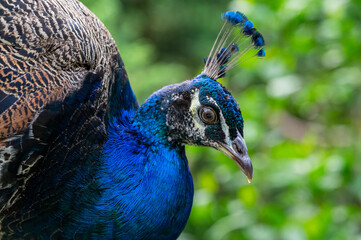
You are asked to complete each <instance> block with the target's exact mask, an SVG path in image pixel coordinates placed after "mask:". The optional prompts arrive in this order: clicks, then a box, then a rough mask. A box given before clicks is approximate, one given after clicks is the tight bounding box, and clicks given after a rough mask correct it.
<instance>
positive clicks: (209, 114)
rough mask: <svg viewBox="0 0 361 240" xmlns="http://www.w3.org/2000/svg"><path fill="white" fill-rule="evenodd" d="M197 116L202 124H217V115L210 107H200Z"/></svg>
mask: <svg viewBox="0 0 361 240" xmlns="http://www.w3.org/2000/svg"><path fill="white" fill-rule="evenodd" d="M198 115H199V117H200V118H201V120H202V121H203V122H204V123H207V124H215V123H218V117H217V113H216V111H215V110H214V109H213V108H211V107H201V108H200V109H199V111H198Z"/></svg>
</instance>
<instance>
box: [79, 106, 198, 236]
mask: <svg viewBox="0 0 361 240" xmlns="http://www.w3.org/2000/svg"><path fill="white" fill-rule="evenodd" d="M129 115H132V113H129V112H125V113H123V114H122V118H123V120H122V121H121V122H119V121H118V122H117V123H113V124H112V125H111V126H109V129H108V140H107V142H106V144H105V145H104V148H103V163H104V164H103V166H101V167H100V169H99V170H98V171H97V174H96V175H97V182H98V184H97V185H98V186H100V188H99V189H98V191H100V192H101V194H100V195H99V196H100V198H98V199H97V200H96V202H90V204H89V205H88V206H89V207H88V208H87V209H86V210H85V211H84V212H83V214H81V215H79V216H77V218H76V219H75V222H76V223H77V224H78V226H77V229H78V231H79V232H78V235H79V236H87V237H88V238H93V239H97V238H98V237H100V236H101V238H102V239H106V236H108V237H109V238H114V237H117V238H118V239H176V238H177V237H178V236H179V235H180V233H181V231H182V230H183V229H184V227H185V225H186V222H187V220H188V217H189V214H190V211H191V207H192V201H193V181H192V176H191V174H190V171H189V168H188V162H187V158H186V156H185V150H184V147H180V146H179V147H172V146H167V145H166V144H157V143H155V142H152V141H151V140H150V139H149V138H148V137H146V136H144V134H142V133H141V132H139V129H137V128H136V127H133V126H132V125H131V124H130V123H129V121H128V120H127V119H126V118H128V117H129ZM94 229H96V230H95V231H94ZM90 232H91V235H88V233H90Z"/></svg>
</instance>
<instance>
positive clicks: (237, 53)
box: [202, 11, 266, 80]
mask: <svg viewBox="0 0 361 240" xmlns="http://www.w3.org/2000/svg"><path fill="white" fill-rule="evenodd" d="M221 16H222V19H223V21H224V24H223V26H222V28H221V30H220V31H219V33H218V36H217V38H216V40H215V42H214V44H213V47H212V49H211V51H210V53H209V56H208V57H207V58H205V59H204V63H205V67H204V70H203V72H202V74H203V75H206V76H207V77H209V78H211V79H213V80H216V79H218V78H222V77H224V76H225V75H226V72H227V71H228V70H230V69H232V68H233V67H235V66H236V65H238V64H240V63H242V62H244V61H247V60H248V59H250V58H253V57H264V56H265V55H266V50H265V49H264V48H263V47H264V45H265V41H264V39H263V36H262V34H261V33H260V32H258V31H257V29H256V28H254V24H253V22H252V21H250V20H248V18H247V17H246V15H244V14H243V13H241V12H238V11H237V12H234V11H228V12H225V13H223V14H222V15H221Z"/></svg>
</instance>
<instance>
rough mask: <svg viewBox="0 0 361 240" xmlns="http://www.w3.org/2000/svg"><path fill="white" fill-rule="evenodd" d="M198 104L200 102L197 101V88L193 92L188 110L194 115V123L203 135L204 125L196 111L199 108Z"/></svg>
mask: <svg viewBox="0 0 361 240" xmlns="http://www.w3.org/2000/svg"><path fill="white" fill-rule="evenodd" d="M200 105H201V103H200V102H199V90H198V89H197V90H196V91H195V92H194V94H193V97H192V101H191V106H190V108H189V111H190V112H191V113H192V115H193V116H194V118H193V123H194V125H195V126H196V127H197V128H198V129H199V130H200V132H201V134H202V135H203V136H204V131H205V129H206V126H205V125H204V124H203V122H202V121H201V119H200V118H199V116H198V113H197V109H198V108H199V106H200Z"/></svg>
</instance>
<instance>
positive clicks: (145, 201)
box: [0, 0, 265, 239]
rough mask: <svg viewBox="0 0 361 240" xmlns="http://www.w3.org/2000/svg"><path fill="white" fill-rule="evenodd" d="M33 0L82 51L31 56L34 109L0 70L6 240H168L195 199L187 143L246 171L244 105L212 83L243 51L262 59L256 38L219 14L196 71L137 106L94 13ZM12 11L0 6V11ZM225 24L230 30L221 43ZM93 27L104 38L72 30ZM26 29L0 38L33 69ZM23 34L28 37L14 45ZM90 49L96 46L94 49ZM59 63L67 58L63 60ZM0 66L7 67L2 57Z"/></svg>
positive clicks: (240, 20) (0, 226)
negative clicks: (212, 43) (215, 34)
mask: <svg viewBox="0 0 361 240" xmlns="http://www.w3.org/2000/svg"><path fill="white" fill-rule="evenodd" d="M35 2H36V3H38V4H43V5H44V6H45V7H44V9H48V10H49V9H51V11H53V12H52V14H49V12H47V11H45V12H42V14H45V16H46V18H39V19H37V21H38V25H37V26H40V27H42V28H46V29H47V30H49V31H54V32H57V31H63V32H62V34H63V35H61V34H57V35H56V36H67V38H66V39H70V40H69V41H73V44H71V45H72V46H79V49H76V50H74V51H73V50H72V51H70V52H65V53H64V52H63V51H59V52H54V55H56V54H59V55H58V58H55V59H52V58H50V57H49V59H47V58H45V59H43V58H39V59H36V60H37V61H38V65H39V66H40V67H39V71H40V72H41V74H40V73H38V74H30V76H31V77H30V78H29V79H26V81H25V82H24V83H23V84H25V85H26V86H30V87H29V88H31V89H32V91H33V92H36V94H35V95H34V98H35V100H36V101H34V102H35V103H40V104H39V105H35V103H34V105H31V108H28V105H23V106H21V107H20V108H16V107H18V105H16V106H15V105H14V104H16V101H20V100H21V101H25V100H23V99H22V95H23V94H24V93H22V92H21V91H23V88H22V85H21V84H20V88H19V90H18V91H12V89H11V88H10V87H9V86H8V85H7V84H8V77H7V76H8V75H9V74H8V73H4V71H0V76H1V82H0V83H1V85H0V94H1V95H0V96H1V99H0V109H4V110H3V113H1V114H2V115H0V117H2V119H8V118H9V117H8V116H12V119H11V120H12V121H7V122H6V124H4V125H0V134H1V135H0V157H1V158H2V159H1V160H3V161H2V162H1V164H0V170H1V174H0V203H1V206H2V207H1V210H0V213H1V215H0V236H2V238H3V239H176V238H177V237H178V236H179V235H180V233H181V232H182V230H183V229H184V227H185V225H186V222H187V220H188V217H189V214H190V211H191V207H192V202H193V191H194V190H193V180H192V176H191V173H190V171H189V167H188V161H187V158H186V155H185V148H184V146H185V145H186V144H189V145H196V146H208V147H213V148H215V149H218V150H220V151H222V152H224V153H225V154H226V155H228V156H229V157H230V158H232V159H233V160H234V161H235V162H236V163H237V164H238V165H239V167H240V168H241V170H242V171H243V172H244V173H245V175H246V176H247V177H248V179H249V181H250V180H251V179H252V175H253V168H252V164H251V161H250V158H249V156H248V153H247V147H246V144H245V141H244V138H243V128H244V122H243V118H242V114H241V111H240V109H239V106H238V104H237V102H236V101H235V100H234V98H233V97H232V95H231V94H230V92H229V91H228V90H227V89H226V88H225V87H224V86H222V85H221V84H220V83H218V82H217V81H216V80H217V79H218V78H220V77H223V76H224V75H225V73H226V71H228V70H229V69H230V68H231V67H233V66H235V64H238V63H239V62H242V61H244V59H242V57H243V56H244V54H245V53H246V52H247V51H249V50H254V51H256V53H251V57H254V56H258V57H263V56H264V55H265V50H264V49H263V48H262V49H260V48H261V47H262V46H264V40H263V37H262V35H261V34H260V33H258V32H257V31H256V30H255V29H254V28H253V23H252V24H251V22H250V21H249V20H248V19H247V18H246V16H245V15H244V14H242V13H239V12H227V13H225V14H223V15H222V17H223V19H224V20H225V25H224V26H223V28H225V32H222V31H221V33H220V34H219V36H221V38H217V40H216V43H215V46H214V47H213V48H212V51H211V53H210V54H209V56H208V58H206V59H205V69H204V71H203V72H202V73H201V74H200V75H198V76H197V77H196V78H194V79H192V80H188V81H184V82H181V83H179V84H173V85H169V86H166V87H164V88H162V89H160V90H158V91H156V92H155V93H153V94H152V95H151V96H150V97H149V98H148V99H147V100H146V101H145V102H144V103H143V104H142V105H141V106H139V105H138V102H137V100H136V97H135V95H134V93H133V91H132V88H131V85H130V82H129V80H128V76H127V74H126V71H125V68H124V64H123V62H122V59H121V58H120V56H119V53H118V51H117V48H116V47H115V44H114V41H113V40H112V39H111V37H110V35H109V33H108V32H107V31H106V29H105V28H104V26H103V25H102V24H101V23H100V22H99V21H98V20H97V19H96V18H95V17H93V18H90V19H91V20H92V21H91V24H89V16H90V15H91V13H89V12H88V10H87V9H86V8H85V7H84V6H83V5H81V4H80V3H78V2H77V1H74V0H72V1H67V2H63V1H62V0H54V2H51V1H49V2H48V1H42V0H37V1H35ZM70 2H71V3H72V4H69V3H70ZM32 3H34V2H32ZM59 5H62V8H59ZM8 8H9V5H8V4H5V3H4V4H3V3H0V10H1V9H8ZM64 9H66V11H64ZM79 9H82V11H81V12H79V11H78V10H79ZM21 11H23V12H27V13H28V14H29V13H31V12H32V11H33V8H32V7H31V4H30V5H18V6H17V11H14V12H12V13H11V14H13V15H14V16H13V17H14V19H16V18H17V17H20V15H17V12H21ZM59 12H61V14H60V13H59ZM67 14H68V15H67ZM82 14H83V15H82ZM29 15H31V14H29ZM21 16H22V15H21ZM74 16H76V18H74ZM48 18H55V19H54V21H52V22H53V23H54V24H55V22H56V23H57V24H59V25H61V26H62V27H61V28H60V27H59V26H57V25H55V26H53V25H50V26H49V25H48V24H49V23H48V22H47V21H45V20H44V19H48ZM69 19H72V21H69ZM15 22H16V21H15ZM85 23H86V24H85ZM8 24H10V25H11V24H13V22H9V23H8ZM89 26H91V27H89ZM225 26H226V27H225ZM223 28H222V29H223ZM60 29H61V30H60ZM74 29H76V30H77V31H76V32H74ZM252 29H253V30H252ZM233 31H236V32H237V33H236V34H238V35H236V37H235V38H233V37H232V38H233V40H232V41H230V42H227V41H228V39H229V37H230V36H231V33H232V32H233ZM89 32H91V33H92V34H90V35H91V36H97V35H100V36H102V38H99V39H101V41H98V38H97V39H94V38H90V39H88V38H87V39H86V41H85V40H84V39H82V38H80V37H79V36H88V35H87V34H88V33H89ZM247 33H249V34H248V35H250V40H251V41H250V42H249V41H248V43H246V44H248V45H246V46H242V48H240V47H239V46H240V44H242V41H239V40H240V39H237V36H240V37H242V36H247ZM19 34H20V35H19ZM28 34H29V33H25V32H24V33H16V34H15V33H14V34H13V35H14V36H13V37H14V40H13V42H11V43H10V45H9V46H7V47H4V46H0V50H1V51H2V53H7V54H9V55H10V57H13V56H12V55H11V53H12V52H13V50H11V49H12V48H14V49H15V48H17V49H18V48H22V49H24V51H23V52H24V54H25V56H24V58H21V57H19V56H18V55H16V57H17V58H18V60H14V62H15V64H14V65H16V66H17V67H18V68H19V69H18V70H19V71H20V70H22V71H30V70H29V68H28V67H27V65H28V62H27V59H28V57H29V54H30V53H32V50H33V48H34V47H35V46H36V47H37V48H39V46H38V44H39V43H38V42H36V41H35V42H32V40H33V39H34V38H31V36H29V35H28ZM66 34H68V35H66ZM19 36H20V38H21V39H23V40H24V39H25V40H26V41H28V43H27V45H26V44H23V43H22V42H21V41H20V40H18V41H16V37H19ZM53 36H55V35H52V37H53ZM222 36H227V37H224V38H223V37H222ZM50 38H51V37H50ZM7 39H8V38H7ZM104 39H106V40H104ZM25 40H24V41H25ZM58 40H59V39H56V38H55V39H53V40H52V41H54V42H56V41H58ZM246 40H247V39H246ZM248 40H249V39H248ZM103 41H108V44H104V42H103ZM218 41H219V42H218ZM29 46H30V47H29ZM32 46H33V48H32ZM62 46H63V45H61V44H60V45H58V48H61V47H62ZM43 47H45V46H43ZM7 48H11V49H7ZM56 49H57V48H56ZM84 49H85V50H86V51H85V50H84ZM89 49H91V50H93V51H99V52H98V54H96V55H94V54H92V51H90V50H89ZM10 50H11V51H10ZM48 51H50V50H48ZM78 52H81V54H79V55H77V54H76V53H78ZM19 59H20V60H19ZM63 59H68V61H69V62H70V63H71V62H72V61H74V63H72V64H69V65H66V64H65V62H67V61H63ZM58 61H60V63H59V62H58ZM0 64H1V67H2V68H5V67H6V62H4V61H0ZM22 66H26V67H24V69H22V68H21V67H22ZM57 68H60V69H62V71H61V72H57V71H55V70H56V69H57ZM49 69H50V70H49ZM11 74H12V75H14V76H16V74H17V73H16V71H13V72H12V73H11ZM42 78H46V81H43V80H42ZM44 82H46V83H44ZM44 84H45V85H46V90H47V91H45V89H44V88H42V86H43V85H44ZM5 98H7V100H6V101H5ZM14 98H16V99H17V100H16V101H15V100H13V99H14ZM9 99H10V100H11V101H9ZM19 112H20V113H21V114H19ZM6 114H8V115H6ZM16 114H18V115H16ZM14 122H22V123H23V124H22V125H21V127H20V125H19V126H18V125H15V124H14Z"/></svg>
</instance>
